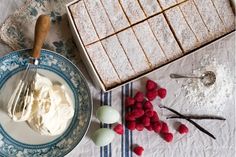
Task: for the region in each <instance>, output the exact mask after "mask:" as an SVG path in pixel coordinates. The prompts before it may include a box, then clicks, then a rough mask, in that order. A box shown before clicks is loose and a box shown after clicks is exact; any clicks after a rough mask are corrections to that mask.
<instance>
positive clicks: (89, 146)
mask: <svg viewBox="0 0 236 157" xmlns="http://www.w3.org/2000/svg"><path fill="white" fill-rule="evenodd" d="M24 2H25V1H24V0H0V24H2V23H3V22H4V20H5V19H6V18H7V17H8V15H10V14H12V13H13V12H14V11H15V9H17V8H18V7H19V6H21V5H22V4H24ZM9 51H11V49H10V48H9V47H8V46H6V45H4V44H0V56H3V55H4V54H6V53H7V52H9ZM206 54H209V55H211V56H215V58H217V60H218V62H219V63H227V66H228V67H229V68H231V70H232V74H235V34H232V35H231V36H229V37H227V38H225V39H223V40H221V41H220V42H216V43H215V44H214V45H212V46H210V47H208V48H204V49H203V50H200V51H198V52H197V53H193V54H191V55H189V56H187V57H185V58H183V59H181V60H178V61H176V62H174V63H172V64H170V65H168V66H165V67H163V68H161V69H159V70H157V71H155V72H153V73H152V74H150V75H148V76H147V77H149V78H152V79H154V80H156V81H157V82H158V83H159V84H161V85H162V86H164V87H166V88H167V90H168V97H167V98H166V99H165V100H164V102H163V103H164V104H166V105H168V106H171V107H173V108H175V109H176V110H178V111H181V110H182V109H183V108H186V105H187V104H184V97H183V96H182V95H181V89H180V87H181V84H182V82H183V81H184V80H182V81H180V82H179V83H176V81H174V80H171V79H169V76H168V74H169V73H170V72H177V73H178V72H179V73H191V72H192V68H195V69H196V68H197V67H198V63H199V62H200V60H201V56H202V55H206ZM188 65H193V66H188ZM145 79H146V78H144V79H141V80H138V81H136V82H134V84H133V87H134V89H141V84H142V83H143V82H144V81H145ZM234 80H235V75H234ZM235 85H236V82H234V86H235ZM173 89H178V90H173ZM91 90H92V93H93V97H94V109H95V110H96V108H97V107H98V106H100V104H99V99H100V90H96V89H95V88H94V87H92V86H91ZM175 94H177V95H180V96H179V97H177V98H176V97H175V96H174V95H175ZM232 94H233V95H234V97H233V98H232V99H230V100H228V101H227V102H226V104H227V105H226V108H225V109H224V111H223V113H222V114H221V115H222V116H223V117H225V118H226V119H227V121H226V122H219V121H201V122H200V124H201V125H202V126H205V128H206V129H207V130H209V131H211V132H212V133H213V134H214V135H215V136H216V138H217V140H216V141H214V140H212V139H210V138H209V137H208V136H206V135H204V134H203V133H201V132H199V131H198V130H197V129H196V128H195V127H193V126H192V125H191V124H188V126H189V127H190V128H189V129H190V133H189V134H187V135H186V136H178V135H177V134H176V136H175V139H174V142H172V143H171V144H168V143H166V142H164V141H163V140H162V139H161V138H160V137H159V136H157V135H156V134H154V133H150V132H146V131H143V132H136V131H134V132H133V143H134V144H140V145H142V146H143V147H144V148H145V152H144V155H143V156H145V157H156V156H160V157H162V156H166V157H184V156H186V157H198V156H199V157H203V156H205V157H213V156H214V157H233V156H235V94H236V93H235V91H234V93H232ZM120 104H121V90H120V89H117V90H114V91H113V92H112V106H113V107H115V108H116V109H117V110H119V111H120V110H121V106H120ZM156 109H158V108H156ZM158 110H159V109H158ZM159 113H161V115H162V117H163V115H166V114H168V112H166V111H160V110H159ZM162 119H163V118H162ZM169 123H170V124H171V125H170V130H171V131H172V132H174V133H175V131H174V127H173V124H172V123H173V121H170V122H169ZM185 123H186V122H185ZM98 127H99V123H98V121H97V120H96V118H95V117H93V122H92V125H91V127H90V129H89V132H88V136H89V135H90V134H91V133H93V132H94V129H96V128H98ZM88 136H86V137H85V138H84V139H83V141H82V142H81V143H80V144H79V145H78V146H77V147H76V148H75V149H74V150H73V151H72V152H71V153H69V154H68V155H67V156H68V157H77V156H81V157H93V156H94V157H97V156H100V148H98V147H96V146H94V144H93V143H92V141H91V140H90V139H89V137H88ZM120 141H121V137H120V136H116V138H115V140H114V141H113V143H112V156H115V157H116V156H121V145H120Z"/></svg>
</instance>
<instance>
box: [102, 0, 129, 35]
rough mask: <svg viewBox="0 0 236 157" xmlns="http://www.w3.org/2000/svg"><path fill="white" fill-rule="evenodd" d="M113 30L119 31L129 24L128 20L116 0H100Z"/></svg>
mask: <svg viewBox="0 0 236 157" xmlns="http://www.w3.org/2000/svg"><path fill="white" fill-rule="evenodd" d="M101 2H102V4H103V6H104V8H105V10H106V12H107V14H108V16H109V18H110V20H111V23H112V24H113V26H114V29H115V31H120V30H121V29H124V28H126V27H128V26H129V22H128V20H127V18H126V16H125V14H124V12H123V10H122V8H121V6H120V4H119V2H118V0H101Z"/></svg>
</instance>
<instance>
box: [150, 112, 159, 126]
mask: <svg viewBox="0 0 236 157" xmlns="http://www.w3.org/2000/svg"><path fill="white" fill-rule="evenodd" d="M158 121H159V117H158V114H157V112H156V111H153V116H152V117H151V123H155V122H158Z"/></svg>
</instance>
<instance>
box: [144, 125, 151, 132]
mask: <svg viewBox="0 0 236 157" xmlns="http://www.w3.org/2000/svg"><path fill="white" fill-rule="evenodd" d="M145 128H146V129H147V130H148V131H152V130H153V129H152V125H149V126H145Z"/></svg>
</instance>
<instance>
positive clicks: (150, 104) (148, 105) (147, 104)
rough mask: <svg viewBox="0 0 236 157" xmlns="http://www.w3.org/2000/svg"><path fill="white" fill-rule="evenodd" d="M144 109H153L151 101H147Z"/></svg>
mask: <svg viewBox="0 0 236 157" xmlns="http://www.w3.org/2000/svg"><path fill="white" fill-rule="evenodd" d="M143 108H144V109H153V105H152V103H151V102H150V101H146V102H145V103H144V105H143Z"/></svg>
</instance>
